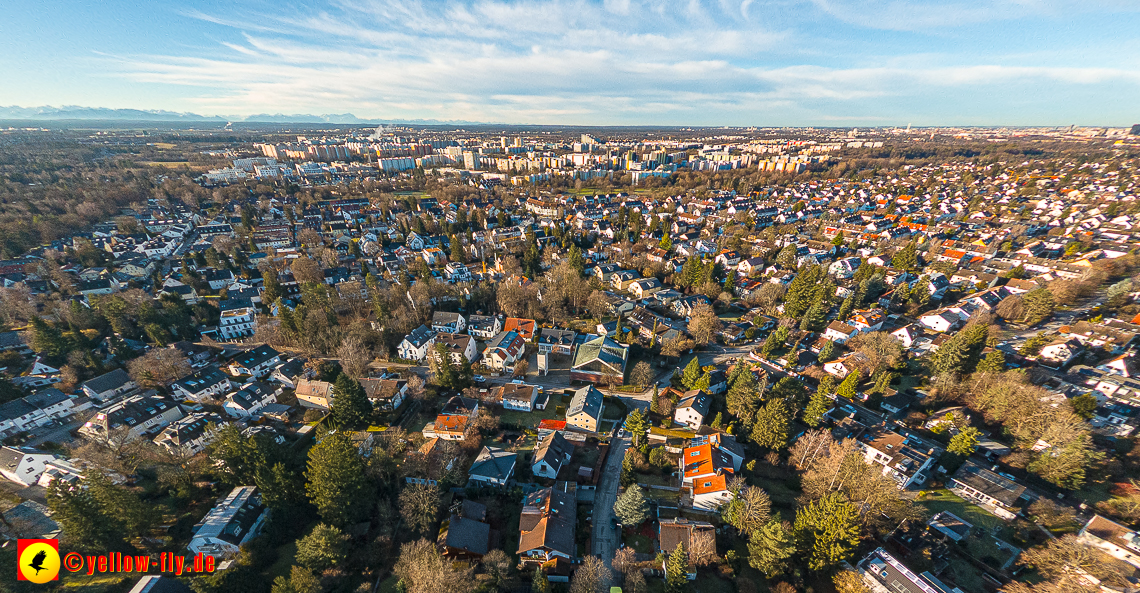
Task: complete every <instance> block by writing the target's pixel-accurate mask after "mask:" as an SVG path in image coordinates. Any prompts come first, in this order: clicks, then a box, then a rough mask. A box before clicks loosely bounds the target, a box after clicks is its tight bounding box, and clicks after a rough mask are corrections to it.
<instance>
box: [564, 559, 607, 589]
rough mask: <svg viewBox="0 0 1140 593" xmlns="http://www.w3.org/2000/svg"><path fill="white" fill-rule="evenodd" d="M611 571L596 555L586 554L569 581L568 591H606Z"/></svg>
mask: <svg viewBox="0 0 1140 593" xmlns="http://www.w3.org/2000/svg"><path fill="white" fill-rule="evenodd" d="M612 580H613V573H611V572H610V569H609V568H606V564H605V563H604V562H602V560H601V559H600V558H598V557H597V556H586V558H585V559H584V560H583V561H582V564H580V565H579V566H578V569H577V570H575V571H574V578H573V580H571V581H570V593H606V592H607V591H609V586H610V581H612Z"/></svg>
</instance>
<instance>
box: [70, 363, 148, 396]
mask: <svg viewBox="0 0 1140 593" xmlns="http://www.w3.org/2000/svg"><path fill="white" fill-rule="evenodd" d="M136 387H138V384H136V383H135V382H134V381H132V380H131V377H130V375H128V374H127V372H126V371H124V370H123V369H115V370H113V371H111V372H109V373H104V374H102V375H99V376H98V377H95V378H94V379H90V380H87V381H84V382H83V384H82V385H80V388H81V389H83V393H84V394H86V395H87V397H90V398H91V399H96V400H99V401H102V402H106V401H110V400H111V399H113V398H114V397H115V396H117V395H121V394H123V393H126V392H128V391H130V390H132V389H134V388H136Z"/></svg>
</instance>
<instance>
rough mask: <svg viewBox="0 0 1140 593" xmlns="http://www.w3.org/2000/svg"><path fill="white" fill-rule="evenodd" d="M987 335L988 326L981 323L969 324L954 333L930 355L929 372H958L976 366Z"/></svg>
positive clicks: (963, 371)
mask: <svg viewBox="0 0 1140 593" xmlns="http://www.w3.org/2000/svg"><path fill="white" fill-rule="evenodd" d="M988 335H989V328H988V327H986V326H985V325H981V324H977V325H972V326H969V327H967V328H966V329H964V330H962V331H960V332H958V333H956V334H954V336H953V337H951V338H950V339H949V340H947V341H946V342H945V343H944V344H942V345H941V346H939V347H938V350H935V351H934V354H933V355H931V358H930V370H931V372H933V373H935V374H941V373H955V374H958V373H965V372H966V371H968V370H969V369H973V368H976V367H977V366H978V359H979V358H980V356H981V353H982V350H983V349H984V348H985V347H986V337H987V336H988Z"/></svg>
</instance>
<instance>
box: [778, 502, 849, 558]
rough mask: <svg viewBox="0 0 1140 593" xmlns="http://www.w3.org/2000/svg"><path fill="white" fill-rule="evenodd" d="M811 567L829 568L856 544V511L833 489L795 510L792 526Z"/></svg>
mask: <svg viewBox="0 0 1140 593" xmlns="http://www.w3.org/2000/svg"><path fill="white" fill-rule="evenodd" d="M793 531H794V532H795V535H796V539H797V540H799V544H800V550H801V551H802V552H803V553H804V554H806V555H807V557H808V567H809V568H811V569H812V570H828V569H830V568H831V567H833V566H835V565H837V564H839V563H840V562H843V561H844V560H846V559H848V558H849V557H850V556H851V554H852V553H853V552H854V551H855V546H856V545H857V544H858V543H859V510H858V509H856V508H855V505H852V504H851V503H849V502H847V501H845V500H843V496H842V495H840V494H839V493H837V492H832V493H830V494H828V495H826V496H824V497H823V498H820V499H819V500H815V501H812V503H811V504H809V505H807V506H806V507H800V508H799V509H798V510H797V511H796V522H795V525H794V527H793Z"/></svg>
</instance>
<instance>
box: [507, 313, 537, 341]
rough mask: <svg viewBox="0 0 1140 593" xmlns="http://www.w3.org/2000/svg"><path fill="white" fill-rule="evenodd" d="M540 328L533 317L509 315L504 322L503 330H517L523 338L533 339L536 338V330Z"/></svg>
mask: <svg viewBox="0 0 1140 593" xmlns="http://www.w3.org/2000/svg"><path fill="white" fill-rule="evenodd" d="M537 328H538V322H537V321H535V320H533V319H522V318H519V317H508V318H507V320H506V321H504V322H503V331H505V332H515V333H517V334H518V335H520V336H522V339H523V340H526V341H528V342H529V341H531V340H533V339H534V335H535V331H536V329H537Z"/></svg>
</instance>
